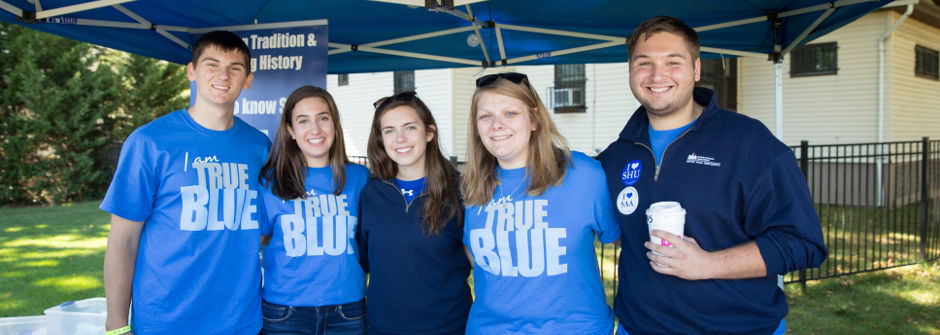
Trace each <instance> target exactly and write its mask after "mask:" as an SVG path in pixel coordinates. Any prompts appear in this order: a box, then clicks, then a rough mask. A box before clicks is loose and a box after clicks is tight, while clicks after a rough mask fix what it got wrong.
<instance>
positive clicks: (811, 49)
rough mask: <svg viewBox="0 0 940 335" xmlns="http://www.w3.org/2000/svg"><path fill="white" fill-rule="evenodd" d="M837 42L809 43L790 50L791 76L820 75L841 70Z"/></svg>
mask: <svg viewBox="0 0 940 335" xmlns="http://www.w3.org/2000/svg"><path fill="white" fill-rule="evenodd" d="M838 50H839V47H838V46H837V45H836V42H830V43H818V44H807V45H803V46H799V47H796V48H793V51H791V52H790V76H791V77H804V76H818V75H826V74H836V73H838V72H839V66H838V65H839V64H838V59H839V57H838Z"/></svg>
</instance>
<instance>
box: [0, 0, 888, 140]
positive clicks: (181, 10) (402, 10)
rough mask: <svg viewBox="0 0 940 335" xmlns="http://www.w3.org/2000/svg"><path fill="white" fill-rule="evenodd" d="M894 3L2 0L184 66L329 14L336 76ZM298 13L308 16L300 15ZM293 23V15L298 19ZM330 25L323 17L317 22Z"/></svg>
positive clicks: (813, 20)
mask: <svg viewBox="0 0 940 335" xmlns="http://www.w3.org/2000/svg"><path fill="white" fill-rule="evenodd" d="M891 2H892V1H891V0H836V1H823V0H767V1H763V0H762V1H754V0H659V1H622V0H579V1H571V0H532V1H516V0H488V1H486V0H342V1H339V0H336V1H328V0H277V1H269V0H201V1H181V0H138V1H134V0H88V1H76V0H0V20H2V21H6V22H13V23H17V24H20V25H24V26H27V27H30V28H33V29H36V30H40V31H45V32H49V33H52V34H56V35H60V36H64V37H67V38H71V39H75V40H79V41H84V42H88V43H93V44H98V45H103V46H107V47H110V48H114V49H119V50H124V51H127V52H131V53H135V54H139V55H143V56H148V57H153V58H158V59H164V60H167V61H171V62H175V63H180V64H186V63H187V62H188V61H189V59H190V54H191V53H190V50H189V48H190V46H191V45H192V43H193V42H194V36H198V35H199V34H201V33H204V32H206V31H209V30H213V29H218V28H220V27H222V28H224V27H229V28H231V27H233V26H245V25H252V26H254V27H256V28H272V27H278V26H291V25H297V24H303V22H302V21H310V20H323V19H325V20H327V24H328V27H329V28H328V29H329V33H328V35H329V36H328V40H329V47H330V51H329V58H328V60H327V62H328V72H329V73H356V72H378V71H393V70H414V69H430V68H448V67H470V66H473V67H491V66H501V65H536V64H566V63H605V62H624V61H626V59H627V50H626V47H625V46H624V42H625V39H626V37H627V36H629V35H630V33H631V32H632V30H633V29H634V28H635V27H636V26H637V25H639V23H640V22H642V21H643V20H645V19H648V18H650V17H652V16H655V15H670V16H675V17H679V18H681V19H683V20H684V21H686V22H687V23H688V24H689V25H690V26H692V27H693V28H695V29H696V30H697V31H698V32H699V34H700V37H701V42H702V51H703V52H705V53H706V54H704V56H703V57H714V56H715V55H728V56H744V55H752V56H753V55H758V56H762V57H768V59H769V60H771V61H774V62H777V63H778V66H777V69H776V72H777V78H776V82H777V86H778V89H777V92H778V94H777V108H778V111H777V115H778V122H777V123H778V129H777V135H778V136H781V132H782V129H781V128H780V127H779V124H781V122H779V121H780V120H781V119H782V103H781V101H782V98H781V92H782V90H781V89H780V88H779V86H780V84H779V83H780V77H781V76H782V67H781V66H780V65H779V62H780V60H781V59H782V57H783V55H786V54H787V52H789V51H790V50H791V49H792V48H794V47H795V46H798V45H800V44H802V43H805V42H807V41H810V40H813V39H814V38H816V37H819V36H822V35H824V34H826V33H828V32H830V31H832V30H835V29H837V28H839V27H841V26H844V25H846V24H848V23H850V22H852V21H854V20H856V19H858V18H859V17H861V16H862V15H865V14H866V13H868V12H871V11H873V10H875V9H878V8H880V7H882V6H884V5H886V4H889V3H891ZM296 21H301V22H299V23H298V22H296ZM292 22H293V23H292ZM320 22H322V21H320Z"/></svg>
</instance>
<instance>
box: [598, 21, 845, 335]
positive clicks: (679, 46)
mask: <svg viewBox="0 0 940 335" xmlns="http://www.w3.org/2000/svg"><path fill="white" fill-rule="evenodd" d="M627 46H628V51H629V54H630V88H631V90H632V91H633V94H634V96H635V97H636V98H637V100H638V101H640V103H641V104H642V106H641V107H640V108H639V109H637V111H636V112H635V113H634V114H633V116H632V117H631V118H630V120H629V121H628V122H627V125H626V126H625V127H624V128H623V131H621V133H620V137H619V138H618V139H617V140H616V141H614V142H613V143H611V144H610V146H609V147H607V149H605V150H604V151H603V152H602V153H601V154H600V155H598V157H597V159H598V160H600V161H601V164H602V165H603V167H604V170H605V171H606V174H607V178H608V185H609V189H610V196H611V198H612V199H614V202H615V203H616V205H617V209H618V210H619V212H620V215H618V219H619V220H620V224H621V228H622V234H623V235H622V237H621V243H622V248H623V249H622V251H621V257H620V262H621V263H620V270H619V271H620V273H619V277H620V282H619V287H618V290H617V297H616V298H615V300H614V311H615V314H616V315H617V318H618V319H619V320H620V323H619V325H620V326H619V329H618V331H619V333H621V334H622V333H629V334H658V333H661V334H714V333H722V334H782V333H783V332H784V331H785V330H786V326H785V322H784V321H783V318H784V317H785V316H786V314H787V302H786V296H785V294H784V292H783V290H782V289H781V288H780V287H778V286H777V275H779V274H785V273H787V272H790V271H794V270H798V269H802V268H807V267H818V266H819V265H820V264H821V263H822V262H823V260H824V259H825V258H826V254H827V251H826V247H825V244H824V242H823V237H822V232H821V229H820V225H819V218H818V217H817V216H816V211H815V209H814V207H813V203H812V200H811V198H810V194H809V189H808V188H807V185H806V181H805V179H804V178H803V174H802V173H801V172H800V169H799V167H798V166H797V163H796V159H795V157H794V154H793V152H792V151H791V150H790V149H789V148H788V147H787V146H786V145H784V144H783V143H782V142H780V141H779V140H777V139H776V138H775V137H774V136H773V134H771V133H770V131H768V130H767V128H766V127H764V126H763V125H762V124H761V123H760V122H758V121H756V120H754V119H751V118H749V117H746V116H743V115H740V114H737V113H734V112H730V111H727V110H724V109H721V108H719V107H718V106H717V104H716V102H715V101H716V100H715V94H714V92H713V91H711V90H709V89H706V88H695V87H694V85H695V81H697V80H698V79H699V78H700V75H701V73H700V71H701V63H700V60H699V41H698V36H697V34H696V33H695V31H694V30H692V29H691V28H689V27H688V26H687V25H685V23H683V22H682V21H680V20H678V19H675V18H670V17H665V16H660V17H656V18H653V19H650V20H647V21H646V22H644V23H643V24H641V25H640V26H639V27H637V29H636V30H635V31H634V32H633V35H631V36H630V38H629V39H628V41H627ZM658 201H678V202H679V203H680V204H681V205H682V207H683V208H685V210H686V213H687V214H686V219H685V234H684V235H685V238H684V239H680V238H678V237H676V236H670V235H669V234H666V233H665V232H662V231H654V232H653V234H654V235H656V236H658V237H660V238H662V239H664V240H666V241H668V242H669V243H670V244H672V247H666V246H659V245H653V244H651V243H648V242H647V241H649V239H650V236H649V232H648V231H647V219H646V214H645V210H646V209H647V208H649V205H650V204H652V203H654V202H658ZM652 251H656V252H658V253H660V254H662V256H659V255H655V254H653V253H652Z"/></svg>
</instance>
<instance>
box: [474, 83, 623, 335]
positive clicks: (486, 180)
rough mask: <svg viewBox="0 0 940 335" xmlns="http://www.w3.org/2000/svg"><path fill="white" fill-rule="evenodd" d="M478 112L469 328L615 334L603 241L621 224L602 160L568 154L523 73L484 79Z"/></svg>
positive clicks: (479, 331) (477, 331)
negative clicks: (600, 260)
mask: <svg viewBox="0 0 940 335" xmlns="http://www.w3.org/2000/svg"><path fill="white" fill-rule="evenodd" d="M470 109H471V111H470V117H471V119H470V134H471V136H470V139H469V141H468V144H467V152H468V156H469V157H468V160H467V169H466V172H465V173H464V176H463V179H462V180H461V190H462V191H463V195H464V197H465V203H466V206H467V208H466V215H465V221H464V222H465V225H464V244H466V245H467V246H468V247H469V249H470V251H471V253H472V257H473V261H474V264H475V267H476V270H475V271H473V282H474V290H475V293H476V300H475V301H474V303H473V306H472V307H471V309H470V317H469V320H468V322H467V334H605V335H606V334H611V333H612V332H613V329H614V316H613V313H612V312H611V310H610V308H609V307H608V306H607V303H606V296H605V294H604V288H603V285H602V283H601V278H600V273H599V272H598V266H597V256H596V253H595V251H594V240H595V236H596V237H597V238H598V239H600V241H601V242H605V243H609V242H613V241H614V240H616V239H617V238H619V237H620V227H619V226H618V225H617V223H616V220H615V217H614V216H613V203H612V202H611V200H610V198H609V197H608V196H607V182H606V178H605V176H604V171H603V170H602V169H601V166H600V164H599V163H598V162H596V161H594V160H593V159H591V158H590V157H588V156H587V155H585V154H583V153H580V152H571V151H569V150H568V147H567V145H566V143H565V139H564V138H563V137H562V136H561V134H560V133H559V132H558V130H557V128H555V124H554V123H553V122H552V120H551V118H549V116H548V113H547V112H546V109H545V106H544V104H542V101H541V100H540V99H539V96H538V93H536V91H535V90H534V89H533V88H532V86H531V84H530V83H529V80H528V78H527V77H526V76H525V75H524V74H521V73H515V72H509V73H499V74H492V75H488V76H484V77H481V78H480V79H478V80H477V89H476V92H474V94H473V101H472V104H471V107H470Z"/></svg>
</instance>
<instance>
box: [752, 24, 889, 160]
mask: <svg viewBox="0 0 940 335" xmlns="http://www.w3.org/2000/svg"><path fill="white" fill-rule="evenodd" d="M885 15H887V14H886V12H878V13H873V14H869V15H866V16H864V17H862V18H861V19H859V20H857V21H855V22H853V23H851V24H849V25H847V26H845V27H843V28H841V29H839V30H836V31H834V32H832V33H829V34H827V35H825V36H822V37H820V38H818V39H816V40H814V41H811V42H809V43H826V42H837V43H838V48H839V49H838V74H835V75H822V76H808V77H790V74H789V69H790V62H789V60H790V59H789V57H788V56H789V55H787V57H784V62H783V72H784V73H783V141H784V142H785V143H787V144H789V145H796V144H799V142H800V141H801V140H809V141H810V143H811V144H823V143H857V142H871V141H875V140H876V139H877V134H876V130H877V123H876V122H877V100H876V95H877V94H876V93H877V82H876V80H877V59H878V55H877V44H876V43H877V40H878V37H879V36H880V35H881V33H883V31H884V30H885V29H886V28H887V27H886V25H885V22H886V20H885V19H884V16H885ZM741 62H742V66H741V75H740V77H741V88H742V90H741V91H740V96H741V98H740V100H741V105H740V108H739V112H741V113H743V114H746V115H749V116H751V117H754V118H756V119H758V120H760V121H761V122H763V123H764V124H765V125H766V126H767V127H768V128H769V129H771V131H774V130H775V129H776V123H775V122H776V121H775V117H774V90H773V80H774V79H773V78H774V77H773V73H774V72H773V63H771V62H769V61H767V59H766V58H765V57H743V58H742V60H741Z"/></svg>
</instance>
